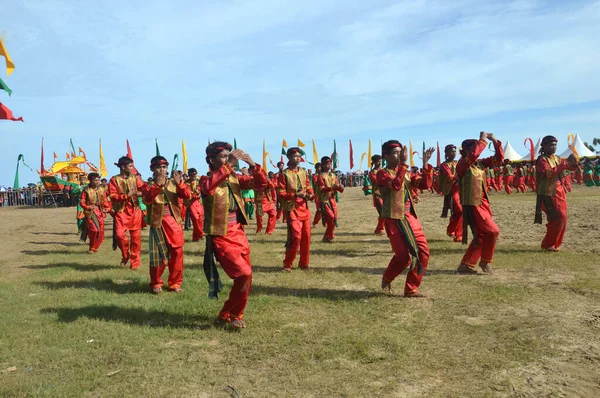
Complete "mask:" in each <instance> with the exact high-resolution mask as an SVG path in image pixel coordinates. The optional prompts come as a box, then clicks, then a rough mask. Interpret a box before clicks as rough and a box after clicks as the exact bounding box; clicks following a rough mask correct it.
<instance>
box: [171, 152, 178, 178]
mask: <svg viewBox="0 0 600 398" xmlns="http://www.w3.org/2000/svg"><path fill="white" fill-rule="evenodd" d="M178 167H179V155H178V154H175V156H173V165H172V166H171V174H173V172H174V171H175V170H177V168H178Z"/></svg>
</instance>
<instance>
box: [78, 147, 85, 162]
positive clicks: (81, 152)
mask: <svg viewBox="0 0 600 398" xmlns="http://www.w3.org/2000/svg"><path fill="white" fill-rule="evenodd" d="M77 149H79V154H80V155H81V154H83V158H84V159H85V160H87V156H85V152H84V151H83V149H81V147H78V148H77Z"/></svg>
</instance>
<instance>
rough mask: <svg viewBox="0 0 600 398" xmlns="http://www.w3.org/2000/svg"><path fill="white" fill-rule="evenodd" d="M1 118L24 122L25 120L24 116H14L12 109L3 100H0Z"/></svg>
mask: <svg viewBox="0 0 600 398" xmlns="http://www.w3.org/2000/svg"><path fill="white" fill-rule="evenodd" d="M0 119H4V120H12V121H13V122H22V121H23V117H17V118H15V117H14V116H13V113H12V111H11V110H10V109H8V108H7V107H5V106H4V104H3V103H2V102H0Z"/></svg>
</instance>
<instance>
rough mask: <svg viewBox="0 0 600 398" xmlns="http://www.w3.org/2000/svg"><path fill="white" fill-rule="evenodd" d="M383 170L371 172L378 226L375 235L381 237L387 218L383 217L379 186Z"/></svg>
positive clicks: (370, 179)
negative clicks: (379, 173)
mask: <svg viewBox="0 0 600 398" xmlns="http://www.w3.org/2000/svg"><path fill="white" fill-rule="evenodd" d="M379 170H381V169H372V170H370V171H369V181H371V189H372V191H373V192H372V195H373V207H374V208H375V209H376V210H377V214H378V215H379V217H377V226H376V227H375V234H376V235H380V234H383V228H384V226H385V218H383V217H382V216H381V208H382V206H383V198H382V197H381V192H380V191H379V185H377V173H378V172H379Z"/></svg>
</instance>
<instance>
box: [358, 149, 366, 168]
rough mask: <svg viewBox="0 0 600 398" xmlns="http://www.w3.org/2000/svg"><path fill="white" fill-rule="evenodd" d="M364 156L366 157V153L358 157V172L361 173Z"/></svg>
mask: <svg viewBox="0 0 600 398" xmlns="http://www.w3.org/2000/svg"><path fill="white" fill-rule="evenodd" d="M365 156H367V153H366V152H363V153H362V155H360V164H359V165H358V171H360V172H362V164H363V160H365Z"/></svg>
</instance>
